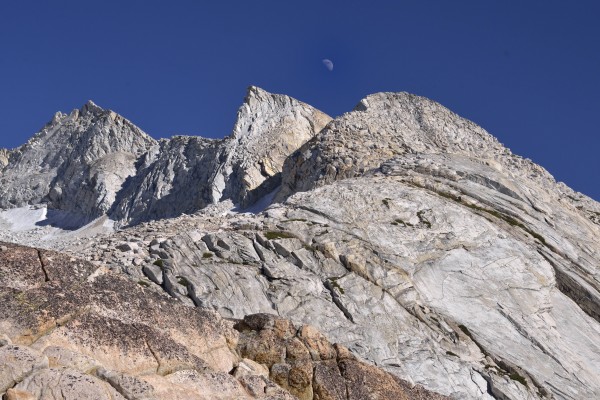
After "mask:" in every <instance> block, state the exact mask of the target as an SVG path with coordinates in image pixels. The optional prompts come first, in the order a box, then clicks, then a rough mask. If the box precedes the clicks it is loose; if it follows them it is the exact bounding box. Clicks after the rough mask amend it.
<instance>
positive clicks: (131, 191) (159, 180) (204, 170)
mask: <svg viewBox="0 0 600 400" xmlns="http://www.w3.org/2000/svg"><path fill="white" fill-rule="evenodd" d="M222 143H223V142H222V141H221V140H210V139H204V138H200V137H192V136H176V137H174V138H172V139H170V140H161V141H160V143H159V144H158V145H157V146H155V147H154V148H152V149H151V150H150V151H149V152H148V153H147V154H145V155H144V156H143V157H142V158H141V159H140V160H139V162H138V165H139V166H138V172H137V174H136V175H135V176H134V177H132V178H131V179H130V180H129V181H128V182H127V184H126V186H125V188H124V189H123V190H122V192H121V193H119V196H118V198H117V201H116V203H115V205H114V206H113V209H112V210H111V211H110V216H111V217H112V218H113V219H115V220H118V221H124V222H128V223H133V224H135V223H139V222H140V221H143V220H149V219H156V218H169V217H175V216H178V215H180V214H181V213H192V212H194V211H196V210H199V209H201V208H203V207H206V206H207V205H208V204H211V203H213V202H214V201H215V199H213V195H212V194H213V188H212V186H213V184H212V183H211V182H212V180H213V179H214V175H215V170H216V168H217V167H218V165H219V163H220V159H221V158H222V157H223V148H222Z"/></svg>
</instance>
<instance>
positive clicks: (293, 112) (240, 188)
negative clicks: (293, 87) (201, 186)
mask: <svg viewBox="0 0 600 400" xmlns="http://www.w3.org/2000/svg"><path fill="white" fill-rule="evenodd" d="M329 121H331V117H329V116H328V115H326V114H324V113H322V112H321V111H319V110H316V109H315V108H313V107H311V106H309V105H308V104H305V103H302V102H300V101H298V100H296V99H293V98H291V97H288V96H284V95H276V94H271V93H268V92H266V91H264V90H262V89H260V88H257V87H255V86H252V87H250V88H249V89H248V94H247V95H246V99H245V101H244V104H243V105H242V106H241V107H240V109H239V111H238V116H237V121H236V123H235V126H234V128H233V133H232V134H231V136H230V137H229V138H228V140H226V143H225V146H226V151H225V153H226V161H225V162H224V163H223V164H222V165H221V166H220V169H219V175H218V176H217V177H216V178H215V189H216V190H217V191H218V192H220V195H215V199H216V200H224V199H231V200H233V202H234V203H235V204H240V205H241V206H242V208H244V207H246V206H249V205H251V204H252V203H254V202H255V201H256V200H258V199H259V198H260V197H262V196H264V195H265V194H267V193H269V192H271V191H272V190H274V189H275V188H277V186H279V184H280V183H281V178H280V177H279V174H280V172H281V169H282V167H283V163H284V161H285V159H286V158H287V157H288V156H289V155H290V154H292V153H293V152H294V151H296V150H297V149H298V148H299V147H300V146H302V145H303V144H304V143H306V141H308V140H309V139H310V138H312V137H313V136H315V135H316V134H317V133H319V132H320V131H321V129H323V127H325V125H326V124H327V123H328V122H329Z"/></svg>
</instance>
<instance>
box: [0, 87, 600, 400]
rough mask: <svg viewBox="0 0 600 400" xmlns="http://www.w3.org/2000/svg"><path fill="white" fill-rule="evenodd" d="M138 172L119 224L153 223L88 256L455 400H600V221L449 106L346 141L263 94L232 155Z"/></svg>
mask: <svg viewBox="0 0 600 400" xmlns="http://www.w3.org/2000/svg"><path fill="white" fill-rule="evenodd" d="M321 127H323V128H322V129H321ZM294 132H300V133H294ZM292 133H294V134H292ZM296 139H298V140H296ZM302 141H305V142H304V143H302ZM298 147H299V148H298ZM296 148H298V149H297V150H296V151H294V149H296ZM11 157H12V156H11ZM284 158H285V160H284ZM11 160H12V158H11ZM265 160H268V161H265ZM270 165H272V166H274V167H273V168H272V169H271V167H270ZM280 168H281V169H280ZM136 171H137V172H136V175H135V176H134V177H132V178H129V179H128V180H127V182H126V183H125V189H124V190H123V191H122V192H121V193H120V194H119V195H118V201H117V203H116V204H119V207H118V208H113V210H112V211H111V212H115V213H117V214H116V215H118V219H122V220H123V221H128V222H130V223H131V222H133V223H134V224H135V223H136V222H139V221H143V220H147V222H145V223H141V224H139V225H134V226H131V227H129V228H127V229H123V230H122V231H119V232H116V233H113V234H111V235H108V236H102V237H97V238H96V239H93V240H86V241H82V242H78V241H73V242H71V244H70V245H67V247H68V249H69V251H71V252H73V253H74V254H78V255H81V256H84V257H85V258H87V259H88V260H90V261H93V262H94V263H96V264H97V265H99V266H100V265H107V266H109V267H110V268H111V269H112V270H114V271H118V272H122V273H123V274H125V275H127V276H129V277H130V278H132V279H134V280H136V281H142V282H144V283H145V284H147V285H148V289H149V290H152V291H155V292H157V293H162V294H167V295H169V296H171V297H172V298H174V299H177V300H178V301H180V302H181V303H183V304H185V305H188V306H190V307H197V308H200V309H211V310H214V311H217V312H218V313H219V314H220V315H221V316H222V317H225V318H234V319H239V320H241V319H244V318H245V317H246V316H248V315H252V314H256V313H263V314H274V315H276V316H277V317H279V318H285V319H289V320H291V321H292V322H293V323H294V324H295V325H302V324H308V323H309V324H311V325H314V326H315V327H316V328H318V329H319V330H320V331H322V332H323V333H324V334H325V336H326V337H327V338H328V339H329V340H330V341H333V342H337V343H341V344H343V345H344V346H346V347H348V348H349V349H350V350H351V351H352V352H353V353H354V354H356V355H358V356H360V357H361V358H364V359H366V360H368V361H369V362H371V363H373V364H375V365H377V366H380V367H382V368H384V369H385V370H387V371H389V372H391V373H393V374H394V375H396V376H398V377H400V378H402V379H404V380H406V381H408V382H414V383H416V384H420V385H423V386H424V387H425V388H426V389H428V390H432V391H435V392H437V393H441V394H443V395H446V396H450V397H451V398H455V399H545V398H555V399H572V400H575V399H582V398H585V399H588V398H590V399H592V398H599V397H600V384H599V383H598V381H597V376H598V371H600V323H599V321H600V314H599V312H598V310H599V309H600V271H599V270H598V265H600V245H599V244H598V243H599V241H598V238H599V237H600V219H599V218H598V216H599V215H600V205H599V204H598V203H597V202H595V201H593V200H591V199H589V198H587V197H586V196H584V195H581V194H579V193H575V192H574V191H572V190H571V189H570V188H568V187H566V186H565V185H564V184H561V183H557V182H555V180H554V179H553V178H552V176H551V175H550V174H549V173H548V172H547V171H545V170H544V169H543V168H542V167H540V166H538V165H536V164H534V163H532V162H531V161H530V160H527V159H523V158H521V157H519V156H517V155H514V154H512V153H511V152H510V151H509V150H508V149H506V148H505V147H504V146H502V145H501V144H500V143H499V142H498V141H497V140H496V139H495V138H494V137H492V136H491V135H489V134H488V133H487V132H485V131H484V130H483V129H482V128H480V127H478V126H476V125H475V124H473V123H472V122H470V121H468V120H465V119H463V118H461V117H460V116H457V115H456V114H454V113H452V112H451V111H449V110H448V109H446V108H444V107H443V106H441V105H439V104H438V103H435V102H433V101H431V100H428V99H425V98H423V97H419V96H414V95H410V94H407V93H378V94H374V95H370V96H368V97H367V98H365V99H363V100H362V101H361V102H360V103H359V104H358V106H357V107H356V108H355V110H354V111H352V112H350V113H347V114H344V115H342V116H340V117H338V118H336V119H334V120H331V121H330V120H329V118H328V117H326V116H324V115H323V114H321V113H319V112H317V111H316V110H314V109H312V108H310V107H309V106H307V105H304V104H303V103H300V102H296V101H295V100H292V99H290V98H288V97H286V96H281V95H271V94H268V93H266V92H264V91H261V90H259V89H257V88H250V90H249V93H248V96H247V98H246V100H245V103H244V105H243V106H242V108H241V109H240V112H239V113H238V122H237V123H236V126H235V128H234V133H233V134H232V135H231V136H230V137H228V138H226V139H224V140H223V141H209V140H205V139H200V138H188V137H178V138H174V139H172V140H171V141H162V142H161V143H159V144H158V145H156V146H154V147H153V148H152V149H151V150H149V151H148V152H147V153H146V154H145V155H143V156H142V157H140V158H139V159H138V162H137V164H136ZM270 171H272V173H271V172H270ZM279 183H281V188H280V190H279V191H278V192H277V193H275V196H274V199H275V201H273V202H272V203H271V204H270V206H269V207H267V208H266V209H265V210H264V212H261V213H258V214H252V213H249V212H248V213H243V212H239V211H238V212H236V211H234V210H231V202H232V201H233V202H237V203H238V204H241V205H244V204H250V203H251V202H252V201H254V200H255V199H256V198H258V197H261V196H264V195H266V194H267V193H269V192H271V193H273V192H272V190H273V188H274V187H275V185H277V184H279ZM128 188H129V189H128ZM186 191H189V194H190V195H189V196H186ZM175 194H176V195H175ZM169 196H171V197H169ZM163 199H164V200H163ZM266 199H267V200H268V199H269V197H266ZM161 202H162V204H161ZM153 207H154V208H153ZM131 210H133V211H131ZM182 212H185V213H190V214H191V215H180V216H178V217H175V216H176V215H179V214H181V213H182ZM119 213H120V214H119ZM128 213H129V214H128ZM161 216H172V217H174V218H170V219H164V220H159V219H158V218H159V217H161ZM272 368H274V367H272ZM278 368H279V367H278ZM286 368H287V367H286ZM284 369H285V368H284ZM276 370H277V371H279V370H278V369H277V368H276ZM271 372H272V373H273V371H271ZM276 375H277V374H276ZM284 376H287V375H285V374H284ZM278 382H279V381H278ZM282 382H283V378H282ZM307 398H311V397H310V396H309V397H307Z"/></svg>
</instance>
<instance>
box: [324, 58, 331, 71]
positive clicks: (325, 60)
mask: <svg viewBox="0 0 600 400" xmlns="http://www.w3.org/2000/svg"><path fill="white" fill-rule="evenodd" d="M322 62H323V65H324V66H325V68H327V69H328V70H329V71H333V63H332V62H331V60H329V59H327V58H324V59H323V60H322Z"/></svg>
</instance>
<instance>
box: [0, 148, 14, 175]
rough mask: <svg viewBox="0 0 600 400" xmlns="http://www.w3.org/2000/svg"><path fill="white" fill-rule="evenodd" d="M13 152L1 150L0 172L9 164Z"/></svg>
mask: <svg viewBox="0 0 600 400" xmlns="http://www.w3.org/2000/svg"><path fill="white" fill-rule="evenodd" d="M10 154H11V151H10V150H7V149H0V172H1V171H2V168H4V167H5V166H6V164H8V160H9V158H10Z"/></svg>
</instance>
